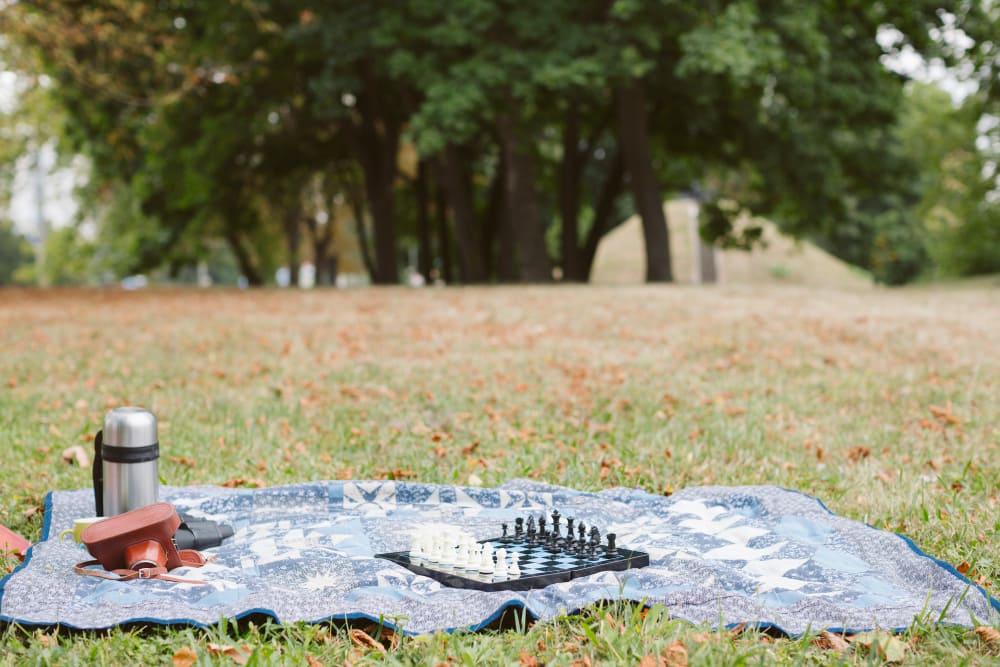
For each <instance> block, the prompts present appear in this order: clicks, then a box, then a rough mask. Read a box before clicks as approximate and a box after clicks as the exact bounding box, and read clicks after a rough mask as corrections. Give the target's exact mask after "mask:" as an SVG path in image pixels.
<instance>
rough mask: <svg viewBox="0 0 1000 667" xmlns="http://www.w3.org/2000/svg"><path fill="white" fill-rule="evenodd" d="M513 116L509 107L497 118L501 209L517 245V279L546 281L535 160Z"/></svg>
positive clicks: (547, 265) (547, 262)
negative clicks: (502, 185)
mask: <svg viewBox="0 0 1000 667" xmlns="http://www.w3.org/2000/svg"><path fill="white" fill-rule="evenodd" d="M513 114H514V110H513V109H510V108H509V109H508V110H507V111H506V112H504V113H501V114H500V115H499V116H498V117H497V130H498V132H499V134H500V143H501V146H502V150H503V161H504V174H505V175H504V183H505V192H504V194H505V195H506V196H505V198H504V200H505V201H506V207H505V209H506V211H507V215H508V219H509V220H510V226H511V229H512V231H513V235H514V241H515V243H516V244H517V255H518V259H519V260H520V265H521V279H522V280H524V281H526V282H535V283H541V282H549V281H551V280H552V260H551V259H549V253H548V250H547V248H546V247H545V225H544V223H543V221H542V215H541V207H540V206H539V203H538V193H537V191H536V190H535V183H536V177H535V174H536V170H535V157H534V155H533V153H532V152H531V150H529V149H528V148H527V147H526V146H525V145H524V142H523V139H522V137H521V136H520V129H519V127H518V121H517V119H516V117H515V116H514V115H513Z"/></svg>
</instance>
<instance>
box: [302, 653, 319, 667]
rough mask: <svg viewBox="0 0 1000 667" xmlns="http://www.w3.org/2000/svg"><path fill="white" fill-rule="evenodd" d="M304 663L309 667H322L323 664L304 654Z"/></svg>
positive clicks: (310, 655) (308, 654)
mask: <svg viewBox="0 0 1000 667" xmlns="http://www.w3.org/2000/svg"><path fill="white" fill-rule="evenodd" d="M306 663H307V664H308V665H309V667H323V663H322V662H321V661H320V660H318V659H317V658H316V657H315V656H313V655H312V654H311V653H306Z"/></svg>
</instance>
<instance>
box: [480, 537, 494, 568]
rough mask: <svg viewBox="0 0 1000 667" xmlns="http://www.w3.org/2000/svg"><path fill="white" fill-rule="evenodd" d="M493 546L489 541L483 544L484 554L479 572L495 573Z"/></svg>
mask: <svg viewBox="0 0 1000 667" xmlns="http://www.w3.org/2000/svg"><path fill="white" fill-rule="evenodd" d="M493 569H494V564H493V547H492V546H490V543H489V542H487V543H486V544H484V545H483V556H482V559H481V560H480V561H479V574H493Z"/></svg>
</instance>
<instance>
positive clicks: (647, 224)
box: [617, 80, 673, 282]
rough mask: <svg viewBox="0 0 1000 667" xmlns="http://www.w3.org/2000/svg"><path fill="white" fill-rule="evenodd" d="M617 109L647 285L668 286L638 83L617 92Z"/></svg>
mask: <svg viewBox="0 0 1000 667" xmlns="http://www.w3.org/2000/svg"><path fill="white" fill-rule="evenodd" d="M617 107H618V132H619V138H620V140H621V151H622V157H623V158H624V160H625V170H626V171H627V172H628V174H629V177H630V186H631V189H632V199H633V200H634V203H635V208H636V211H638V213H639V216H640V217H641V218H642V232H643V236H644V237H645V239H646V281H647V282H670V281H672V280H673V271H672V269H671V266H670V237H669V232H668V231H667V219H666V217H665V216H664V214H663V196H662V195H661V193H660V186H659V183H657V180H656V173H655V171H654V170H653V158H652V154H651V152H650V150H649V126H648V120H649V119H648V114H647V113H646V96H645V93H644V91H643V88H642V84H641V83H640V82H639V81H634V80H633V81H629V82H628V83H625V84H622V85H621V87H619V88H618V91H617Z"/></svg>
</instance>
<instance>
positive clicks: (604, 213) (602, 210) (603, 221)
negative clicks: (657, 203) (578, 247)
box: [580, 150, 625, 280]
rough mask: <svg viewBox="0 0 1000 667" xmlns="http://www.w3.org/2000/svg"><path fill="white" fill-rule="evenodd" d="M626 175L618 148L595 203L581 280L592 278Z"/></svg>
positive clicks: (585, 246) (581, 268)
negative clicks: (592, 270) (600, 244)
mask: <svg viewBox="0 0 1000 667" xmlns="http://www.w3.org/2000/svg"><path fill="white" fill-rule="evenodd" d="M624 175H625V165H624V163H623V161H622V153H621V150H618V151H615V153H614V156H613V157H612V158H611V160H610V164H609V165H608V174H607V176H605V177H604V184H603V185H602V186H601V193H600V195H598V197H597V203H595V204H594V224H593V225H591V227H590V231H589V232H588V233H587V240H586V242H585V243H584V245H583V251H582V253H581V267H580V270H581V271H582V277H581V278H580V280H590V270H591V269H592V268H593V266H594V255H596V254H597V245H598V244H599V243H600V242H601V239H602V238H604V235H605V234H607V233H608V230H610V229H611V216H612V215H613V214H614V210H615V200H616V199H618V196H619V195H620V194H621V193H622V190H623V189H624V186H625V182H624V178H623V176H624Z"/></svg>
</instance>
